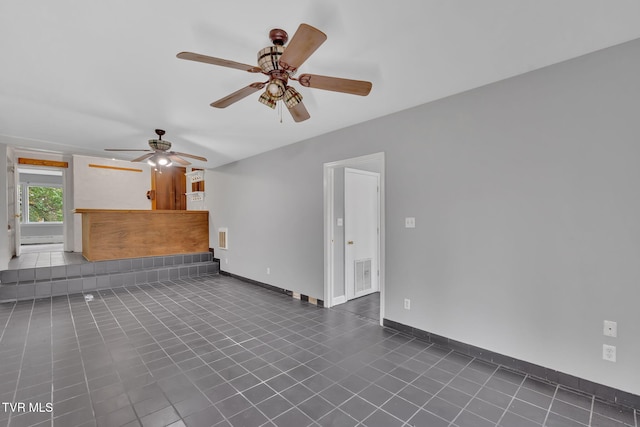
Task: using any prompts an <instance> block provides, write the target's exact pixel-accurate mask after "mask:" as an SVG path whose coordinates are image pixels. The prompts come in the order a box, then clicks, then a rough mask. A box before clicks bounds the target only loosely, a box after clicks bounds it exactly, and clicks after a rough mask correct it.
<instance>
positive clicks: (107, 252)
mask: <svg viewBox="0 0 640 427" xmlns="http://www.w3.org/2000/svg"><path fill="white" fill-rule="evenodd" d="M74 212H75V213H78V214H81V215H82V255H83V256H84V257H85V258H86V259H87V260H88V261H103V260H113V259H122V258H140V257H147V256H159V255H174V254H188V253H196V252H207V251H208V250H209V212H208V211H186V210H118V209H76V210H75V211H74Z"/></svg>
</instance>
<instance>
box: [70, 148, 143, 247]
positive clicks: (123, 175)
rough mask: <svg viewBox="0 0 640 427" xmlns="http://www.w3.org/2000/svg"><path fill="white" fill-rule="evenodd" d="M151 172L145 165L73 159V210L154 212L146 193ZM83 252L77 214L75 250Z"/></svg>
mask: <svg viewBox="0 0 640 427" xmlns="http://www.w3.org/2000/svg"><path fill="white" fill-rule="evenodd" d="M90 164H97V165H104V166H113V167H120V168H129V169H140V170H141V171H142V172H132V171H125V170H116V169H103V168H95V167H90V166H89V165H90ZM150 189H151V171H150V168H149V165H147V164H146V163H131V162H127V161H123V160H111V159H105V158H101V157H88V156H73V208H74V209H134V210H148V209H151V201H150V200H149V199H147V191H148V190H150ZM73 250H74V251H75V252H81V251H82V219H81V216H80V215H74V249H73Z"/></svg>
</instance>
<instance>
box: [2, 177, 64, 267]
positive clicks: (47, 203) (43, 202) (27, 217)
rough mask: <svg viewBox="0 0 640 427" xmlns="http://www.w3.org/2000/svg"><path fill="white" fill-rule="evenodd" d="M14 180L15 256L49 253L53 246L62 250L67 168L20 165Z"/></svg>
mask: <svg viewBox="0 0 640 427" xmlns="http://www.w3.org/2000/svg"><path fill="white" fill-rule="evenodd" d="M14 180H15V185H14V187H15V188H14V195H15V196H14V197H15V199H14V200H15V201H14V204H13V208H14V211H15V215H14V218H15V227H14V228H15V255H16V257H19V256H20V255H21V253H23V252H30V253H33V252H50V251H52V250H53V249H51V248H53V247H54V246H55V248H56V250H58V247H59V248H60V249H59V250H58V251H60V252H62V251H63V245H64V241H65V222H66V219H67V218H66V216H67V215H66V210H65V199H66V198H67V197H66V195H65V191H64V187H65V185H64V182H65V177H64V169H62V168H45V167H35V166H19V167H16V168H15V174H14ZM51 245H53V246H51Z"/></svg>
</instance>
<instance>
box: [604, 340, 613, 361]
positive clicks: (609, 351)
mask: <svg viewBox="0 0 640 427" xmlns="http://www.w3.org/2000/svg"><path fill="white" fill-rule="evenodd" d="M602 358H603V359H604V360H608V361H609V362H615V361H616V346H615V345H609V344H602Z"/></svg>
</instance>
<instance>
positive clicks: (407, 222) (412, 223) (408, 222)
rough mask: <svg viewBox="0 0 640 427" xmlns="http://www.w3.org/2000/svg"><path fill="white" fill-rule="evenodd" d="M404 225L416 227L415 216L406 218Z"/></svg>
mask: <svg viewBox="0 0 640 427" xmlns="http://www.w3.org/2000/svg"><path fill="white" fill-rule="evenodd" d="M404 227H405V228H416V219H415V218H413V217H409V218H405V219H404Z"/></svg>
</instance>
